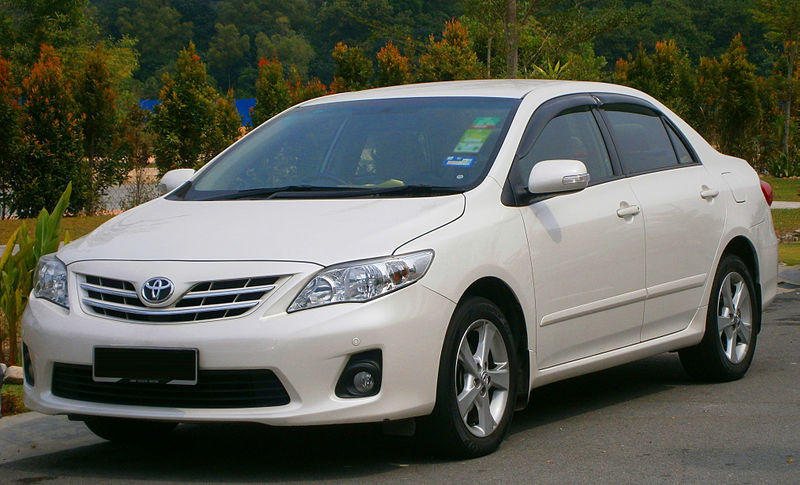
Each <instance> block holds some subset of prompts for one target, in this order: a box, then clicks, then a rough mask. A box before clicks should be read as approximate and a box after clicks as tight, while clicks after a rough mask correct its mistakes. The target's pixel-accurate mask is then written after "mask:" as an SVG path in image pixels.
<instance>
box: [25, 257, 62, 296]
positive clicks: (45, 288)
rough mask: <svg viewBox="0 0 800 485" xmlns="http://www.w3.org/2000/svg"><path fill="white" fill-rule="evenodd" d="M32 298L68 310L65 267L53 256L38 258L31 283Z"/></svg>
mask: <svg viewBox="0 0 800 485" xmlns="http://www.w3.org/2000/svg"><path fill="white" fill-rule="evenodd" d="M33 296H35V297H36V298H43V299H45V300H50V301H52V302H53V303H55V304H57V305H61V306H63V307H64V308H69V300H68V299H67V267H66V266H64V263H62V262H61V261H60V260H59V259H58V258H56V257H55V255H53V254H46V255H44V256H42V257H41V258H39V264H38V265H37V266H36V273H35V274H34V282H33Z"/></svg>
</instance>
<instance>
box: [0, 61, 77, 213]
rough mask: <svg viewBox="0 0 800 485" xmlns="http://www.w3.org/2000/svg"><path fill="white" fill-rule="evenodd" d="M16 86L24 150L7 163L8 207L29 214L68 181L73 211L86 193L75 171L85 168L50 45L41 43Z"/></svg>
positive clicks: (49, 202) (68, 95) (49, 203)
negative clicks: (10, 169) (22, 100)
mask: <svg viewBox="0 0 800 485" xmlns="http://www.w3.org/2000/svg"><path fill="white" fill-rule="evenodd" d="M22 86H23V97H24V98H25V109H24V111H25V113H24V117H23V123H22V124H23V128H22V131H23V141H22V143H23V145H24V147H25V153H24V155H23V156H22V157H20V159H19V163H18V164H15V166H14V168H13V170H14V176H13V177H12V179H11V189H12V191H13V193H14V200H13V204H12V207H13V209H14V211H15V212H16V213H17V215H18V216H19V217H23V218H25V217H32V216H34V215H36V214H37V213H38V212H39V210H40V209H41V208H42V207H53V206H54V205H55V203H56V201H57V199H58V194H60V193H61V191H63V190H64V187H66V186H67V184H68V183H69V182H70V181H73V183H74V186H73V194H75V197H73V198H72V199H71V201H70V209H69V211H70V212H72V213H74V212H77V211H78V210H80V209H82V208H84V207H85V206H86V204H87V202H88V200H87V199H88V192H89V187H88V184H85V183H84V179H83V177H82V176H81V175H82V174H83V173H85V172H84V167H83V133H82V131H81V115H80V113H79V110H78V106H77V104H76V103H75V99H74V98H73V95H72V87H71V85H70V84H69V83H68V82H67V80H66V79H64V76H63V73H62V69H61V59H60V58H59V57H58V56H56V54H55V50H54V49H53V48H52V47H51V46H48V45H43V46H42V48H41V54H40V55H39V60H38V61H37V62H36V64H34V65H33V68H32V69H31V73H30V75H29V76H28V77H27V78H26V79H25V80H24V81H23V82H22Z"/></svg>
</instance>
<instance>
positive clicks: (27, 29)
mask: <svg viewBox="0 0 800 485" xmlns="http://www.w3.org/2000/svg"><path fill="white" fill-rule="evenodd" d="M3 3H8V4H9V6H10V7H11V12H12V16H13V24H14V26H15V27H16V29H15V30H16V32H15V37H16V39H15V40H16V42H15V45H14V47H13V51H14V58H15V59H16V61H17V62H18V63H19V64H20V65H31V64H33V62H34V61H35V59H36V57H37V55H38V53H39V50H38V49H39V46H41V45H43V44H47V45H49V46H52V47H54V48H56V49H60V48H62V47H65V46H76V45H81V44H83V43H85V42H86V41H87V40H88V39H89V38H91V37H93V36H94V35H95V34H96V32H97V26H96V25H95V24H94V22H93V21H92V20H91V18H90V17H89V16H88V15H87V12H88V3H89V2H88V0H60V1H58V2H54V1H52V0H7V2H3Z"/></svg>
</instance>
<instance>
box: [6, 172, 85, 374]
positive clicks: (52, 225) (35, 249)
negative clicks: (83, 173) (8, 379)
mask: <svg viewBox="0 0 800 485" xmlns="http://www.w3.org/2000/svg"><path fill="white" fill-rule="evenodd" d="M71 192H72V184H71V183H70V184H67V188H66V190H64V193H63V194H61V198H59V199H58V202H57V203H56V206H55V208H54V209H53V213H52V214H51V213H48V212H47V209H44V208H43V209H42V210H41V211H40V212H39V217H38V218H37V219H36V230H35V232H34V236H33V238H31V236H30V235H29V234H28V228H27V227H26V226H25V223H24V222H23V223H22V224H21V225H20V227H18V228H17V230H16V231H14V234H12V235H11V238H9V240H8V242H7V243H6V249H5V251H3V256H2V258H0V311H2V313H3V317H4V320H5V324H6V330H5V332H4V333H5V338H6V339H7V340H8V349H9V356H8V362H10V363H12V364H17V365H18V364H19V363H20V358H19V357H20V356H19V355H18V353H17V340H18V338H19V323H20V318H21V317H22V312H23V311H24V310H25V306H26V305H27V304H28V295H29V294H30V292H31V288H33V272H34V270H35V269H36V264H37V263H38V261H39V258H40V257H41V256H42V255H45V254H49V253H52V252H55V251H56V250H57V249H58V245H59V233H60V232H61V216H62V215H63V214H64V211H65V210H66V208H67V204H68V203H69V197H70V193H71ZM65 239H66V240H69V235H67V236H66V238H65ZM15 246H16V247H18V250H17V251H16V252H14V251H15Z"/></svg>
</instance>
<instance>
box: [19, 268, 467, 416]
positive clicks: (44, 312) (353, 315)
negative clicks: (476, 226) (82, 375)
mask: <svg viewBox="0 0 800 485" xmlns="http://www.w3.org/2000/svg"><path fill="white" fill-rule="evenodd" d="M173 264H176V263H173ZM183 264H190V263H183ZM206 264H212V263H206ZM214 264H223V263H214ZM309 266H310V265H309ZM283 269H286V268H283ZM292 269H293V270H294V271H296V274H295V276H292V277H290V278H289V279H288V281H287V282H286V283H285V284H283V285H282V286H281V287H280V288H278V289H276V290H275V292H274V294H272V295H270V296H269V297H268V298H267V299H266V301H264V302H263V303H262V304H261V305H260V306H259V307H258V308H256V310H255V311H254V312H252V313H249V314H247V315H245V316H242V317H236V318H228V319H221V320H210V321H205V322H192V323H182V324H147V323H131V322H124V321H118V320H113V319H109V318H103V317H99V316H95V315H90V314H88V313H86V312H85V311H84V310H83V308H82V307H81V305H80V304H78V303H77V302H78V299H77V295H76V294H74V292H75V290H74V289H73V288H70V292H71V295H70V302H71V309H70V310H69V311H67V310H65V309H63V308H61V307H58V306H56V305H54V304H52V303H50V302H47V301H43V300H40V299H37V298H31V300H30V302H29V304H28V308H27V310H26V311H25V313H24V315H23V319H22V321H23V341H24V343H25V345H26V346H27V348H28V351H29V353H30V356H31V361H32V362H33V364H32V369H33V371H34V372H33V374H34V377H35V385H34V386H31V385H29V384H28V383H26V384H25V390H24V391H25V392H24V396H25V404H26V406H28V407H29V408H30V409H33V410H36V411H39V412H42V413H45V414H75V415H86V416H110V417H124V418H137V419H154V420H172V421H183V422H189V421H250V422H259V423H264V424H271V425H316V424H338V423H356V422H376V421H383V420H387V419H403V418H408V417H414V416H421V415H425V414H428V413H430V412H431V411H432V409H433V406H434V404H435V399H436V381H437V376H438V368H439V357H440V353H441V347H442V342H443V341H444V335H445V332H446V330H447V325H448V322H449V320H450V316H451V315H452V312H453V311H454V309H455V304H454V303H453V302H452V301H450V300H448V299H446V298H444V297H442V296H441V295H439V294H437V293H435V292H433V291H431V290H429V289H427V288H426V287H425V286H424V285H422V284H420V283H416V284H413V285H411V286H409V287H407V288H404V289H402V290H399V291H397V292H395V293H392V294H389V295H386V296H384V297H382V298H378V299H376V300H373V301H371V302H367V303H360V304H355V303H347V304H336V305H330V306H326V307H320V308H315V309H310V310H304V311H299V312H295V313H291V314H287V313H286V312H285V309H286V307H287V306H288V302H290V301H291V299H292V298H293V297H294V295H296V293H297V291H299V288H302V285H303V284H304V283H305V281H307V279H308V277H309V276H310V275H311V274H312V273H313V272H314V271H315V269H316V268H312V267H307V268H302V270H297V268H292ZM287 273H288V271H281V272H279V273H276V272H274V269H273V273H272V274H287ZM73 287H74V285H73ZM95 346H123V347H165V348H175V347H180V348H196V349H198V355H199V368H200V369H201V370H237V369H268V370H271V371H273V372H274V373H275V374H276V375H277V377H278V379H279V380H280V381H281V383H282V384H283V386H284V387H285V388H286V390H287V393H288V394H289V397H290V402H289V404H286V405H281V406H274V407H259V408H234V409H230V408H228V409H213V408H212V409H207V408H204V409H195V408H172V407H151V406H133V405H119V404H102V403H95V402H86V401H78V400H73V399H66V398H63V397H58V396H55V395H54V394H53V392H52V389H51V386H52V377H53V367H54V364H55V363H64V364H79V365H92V358H93V357H92V356H93V349H94V347H95ZM370 349H380V350H381V352H382V356H383V375H382V384H381V390H380V392H379V393H378V394H377V395H375V396H371V397H365V398H339V397H337V396H336V395H335V387H336V382H337V381H338V379H339V376H340V374H341V372H342V370H343V369H344V367H345V365H346V363H347V361H348V359H349V357H350V356H351V355H353V354H357V353H361V352H364V351H366V350H370Z"/></svg>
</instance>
